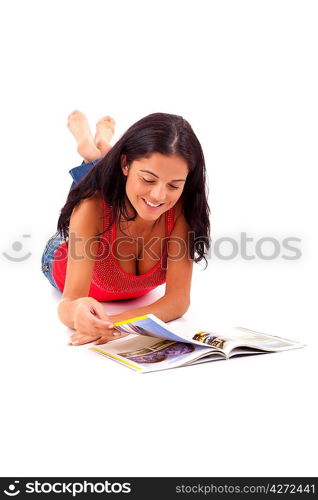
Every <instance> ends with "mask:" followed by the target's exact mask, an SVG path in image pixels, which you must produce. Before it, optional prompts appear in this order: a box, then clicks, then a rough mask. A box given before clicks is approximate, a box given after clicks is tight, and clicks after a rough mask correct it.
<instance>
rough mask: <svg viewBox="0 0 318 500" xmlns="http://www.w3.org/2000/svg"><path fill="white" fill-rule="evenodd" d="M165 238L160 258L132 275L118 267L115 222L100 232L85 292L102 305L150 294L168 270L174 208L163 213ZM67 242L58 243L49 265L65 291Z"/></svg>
mask: <svg viewBox="0 0 318 500" xmlns="http://www.w3.org/2000/svg"><path fill="white" fill-rule="evenodd" d="M103 204H104V214H105V217H104V221H105V225H104V228H103V230H105V228H106V227H107V226H108V224H109V220H110V216H111V214H112V207H111V206H110V205H108V204H107V203H106V202H105V201H104V200H103ZM165 223H166V234H165V236H166V238H165V242H164V248H163V253H162V257H161V259H160V260H159V261H158V262H157V263H156V264H155V265H154V267H152V268H151V269H150V270H149V271H148V272H147V273H145V274H140V275H133V274H130V273H127V272H126V271H124V270H123V269H122V267H121V266H120V265H119V263H118V261H117V259H116V257H115V256H114V255H113V252H112V251H111V249H112V248H113V246H112V245H113V243H114V242H115V240H116V223H115V222H114V223H113V225H112V226H111V228H110V229H109V231H106V232H105V233H103V235H102V237H101V241H100V244H99V250H98V254H97V256H96V260H95V266H94V271H93V277H92V282H91V286H90V289H89V292H88V296H89V297H93V298H94V299H96V300H99V301H101V302H103V301H108V300H121V299H132V298H136V297H140V296H141V295H145V294H146V293H148V292H150V291H151V290H153V289H154V288H156V287H157V286H159V285H162V284H163V283H165V281H166V269H167V237H169V236H170V234H171V231H172V229H173V226H174V208H173V207H172V208H171V209H170V210H167V212H165ZM67 250H68V242H67V241H65V242H63V243H61V244H60V246H59V247H58V248H57V250H56V251H55V253H54V260H53V263H52V273H53V278H54V280H55V282H56V284H57V286H58V287H59V289H60V290H61V291H63V289H64V285H65V276H66V266H67Z"/></svg>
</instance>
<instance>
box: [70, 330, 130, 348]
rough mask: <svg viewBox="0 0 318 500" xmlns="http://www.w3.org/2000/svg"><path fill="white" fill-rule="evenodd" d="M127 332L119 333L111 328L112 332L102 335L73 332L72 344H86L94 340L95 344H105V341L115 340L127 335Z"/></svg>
mask: <svg viewBox="0 0 318 500" xmlns="http://www.w3.org/2000/svg"><path fill="white" fill-rule="evenodd" d="M127 335H129V333H120V332H117V331H116V330H113V332H109V333H108V334H107V335H105V334H104V335H102V336H92V335H86V334H83V333H80V332H75V333H73V335H72V336H71V340H72V343H71V344H72V345H83V344H88V343H90V342H94V344H95V345H100V344H106V343H107V342H111V341H112V340H116V339H119V338H122V337H127Z"/></svg>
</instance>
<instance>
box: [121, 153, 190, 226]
mask: <svg viewBox="0 0 318 500" xmlns="http://www.w3.org/2000/svg"><path fill="white" fill-rule="evenodd" d="M122 171H123V173H124V175H126V176H127V182H126V195H127V197H128V199H129V201H130V203H131V204H132V205H133V207H134V208H135V210H136V211H137V213H138V215H139V216H140V217H141V218H142V219H145V220H148V221H151V220H156V219H158V217H160V215H161V214H162V213H164V212H166V211H167V210H169V209H170V208H171V207H173V206H174V205H175V204H176V203H177V201H178V199H179V198H180V196H181V194H182V191H183V188H184V184H185V181H186V178H187V175H188V166H187V163H186V161H185V160H184V159H183V158H182V157H181V156H177V155H173V156H165V155H162V154H160V153H153V154H152V155H151V156H150V157H149V158H141V159H139V160H135V161H133V162H132V163H131V165H130V166H129V167H127V166H126V164H125V162H123V165H122Z"/></svg>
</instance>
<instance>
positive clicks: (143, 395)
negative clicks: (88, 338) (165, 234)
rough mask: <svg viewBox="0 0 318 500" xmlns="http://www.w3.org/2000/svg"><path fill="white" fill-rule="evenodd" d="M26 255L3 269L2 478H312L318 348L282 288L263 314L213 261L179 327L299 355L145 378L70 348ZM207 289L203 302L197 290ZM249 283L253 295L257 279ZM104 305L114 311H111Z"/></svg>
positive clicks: (198, 275) (198, 278)
mask: <svg viewBox="0 0 318 500" xmlns="http://www.w3.org/2000/svg"><path fill="white" fill-rule="evenodd" d="M33 258H34V260H33V263H32V264H29V265H28V267H27V266H26V267H25V269H24V270H20V271H19V272H18V270H17V269H16V267H18V266H15V268H13V267H12V268H11V269H8V266H7V268H6V269H5V270H3V273H4V274H3V277H4V279H5V282H6V283H7V285H6V286H7V287H8V288H7V300H6V307H5V308H4V310H3V312H2V314H3V315H4V317H5V318H6V329H5V330H3V331H2V349H1V380H2V400H3V401H4V402H5V404H4V405H3V407H2V415H1V419H2V425H1V443H2V444H1V448H2V453H3V456H5V462H4V463H3V464H2V466H1V474H2V475H4V476H6V475H7V476H19V475H25V476H31V475H38V476H40V475H43V476H54V475H56V476H61V475H69V476H83V475H88V476H94V475H95V476H99V475H101V476H103V475H107V476H118V475H123V476H124V475H127V476H128V475H131V476H140V475H149V476H151V475H155V476H169V475H171V476H173V475H174V476H187V475H192V476H235V475H236V476H244V475H248V476H253V475H260V476H262V475H263V476H279V475H282V476H284V475H286V476H293V475H294V476H295V475H304V476H306V475H307V476H309V475H315V474H316V472H317V470H316V463H315V462H314V461H313V458H312V457H313V456H314V450H315V449H316V448H317V444H318V443H317V432H316V425H317V424H316V422H317V407H316V398H317V391H316V381H317V368H316V367H317V360H316V356H317V340H316V339H315V336H314V334H313V331H310V330H309V329H308V324H307V325H306V322H304V324H303V328H299V326H300V325H301V323H302V320H303V318H302V317H299V316H298V314H297V309H296V307H295V306H296V304H295V303H290V304H288V300H287V299H288V298H289V299H292V294H290V295H288V294H289V291H288V288H289V287H288V283H287V284H286V289H285V300H283V301H281V304H280V306H279V307H280V308H281V314H280V315H278V314H277V310H276V299H277V297H278V295H280V293H281V292H282V290H279V291H277V296H276V293H275V291H274V293H273V295H272V297H269V299H268V304H267V306H266V308H265V309H264V307H263V306H261V305H260V303H261V302H262V300H263V299H264V298H265V297H264V296H262V290H260V291H259V292H258V293H259V297H258V300H255V294H254V293H248V291H246V290H248V287H246V286H245V292H244V295H245V297H244V298H243V297H242V295H240V294H239V290H238V289H239V288H240V287H238V286H237V285H236V286H235V283H237V282H239V276H238V271H236V272H235V271H234V269H233V271H232V274H233V276H234V277H233V281H232V282H231V281H229V280H227V279H226V278H227V276H226V268H225V267H224V269H223V270H220V269H218V267H219V265H218V264H214V267H215V269H214V270H212V266H211V263H210V266H211V269H210V270H209V271H202V272H198V271H196V272H195V275H194V278H193V303H192V305H191V308H190V310H189V311H188V313H187V314H186V316H185V318H186V319H188V320H189V321H190V320H191V321H194V322H196V323H197V324H198V327H199V328H201V326H207V325H210V326H211V327H214V326H216V325H218V324H219V325H221V324H232V326H236V325H240V326H246V327H249V328H255V329H259V330H263V331H267V332H268V333H273V334H276V335H282V336H285V337H289V338H294V339H295V340H300V341H302V342H306V343H307V342H308V343H309V345H308V346H307V347H306V348H304V349H299V350H295V351H289V352H283V353H279V354H269V355H265V356H253V357H248V358H242V357H241V358H238V359H232V360H229V361H224V362H215V363H206V364H202V365H196V366H193V367H187V368H180V369H175V370H168V371H165V372H157V373H153V374H144V375H141V374H138V373H136V372H134V371H132V370H130V369H128V368H126V367H123V366H121V365H119V364H117V363H116V362H113V361H111V360H108V359H106V358H104V357H102V356H100V355H98V354H96V353H94V352H92V351H89V350H88V349H87V347H86V346H82V347H71V346H67V342H68V338H69V333H70V331H71V330H68V329H67V328H65V327H64V325H62V324H61V323H60V322H59V320H58V318H57V314H56V307H57V304H58V299H59V294H58V293H57V292H55V290H54V289H53V288H52V287H51V285H50V284H49V282H48V281H47V280H46V278H45V277H44V276H43V275H42V273H41V271H40V270H39V264H38V262H36V260H37V259H39V256H33ZM37 269H38V271H37ZM6 272H7V273H8V275H7V276H6V274H5V273H6ZM9 273H10V277H9ZM204 273H206V274H204ZM259 274H260V273H259ZM222 275H223V278H222ZM6 278H7V279H6ZM9 278H10V279H9ZM263 278H264V280H265V276H263ZM204 280H210V282H209V283H210V292H211V293H210V295H209V293H205V294H201V293H200V288H201V287H203V288H204V289H205V290H207V288H206V287H204ZM246 281H249V285H250V286H251V287H252V284H253V283H252V281H253V280H252V275H251V276H250V278H248V275H246ZM222 282H223V283H224V282H226V284H224V285H223V286H222ZM30 283H32V290H38V292H39V293H31V292H30V290H31V287H30V286H29V284H30ZM245 283H246V282H245ZM265 285H266V283H265V282H264V286H265ZM16 294H18V295H19V297H20V299H19V301H15V300H13V296H14V295H16ZM236 294H238V295H237V301H236V300H234V298H235V295H236ZM154 295H155V294H154V293H153V294H152V297H154ZM11 299H12V300H11ZM148 299H149V300H150V299H151V297H149V298H148ZM143 300H145V299H143ZM115 307H116V306H115ZM117 307H118V306H117ZM240 307H241V308H242V309H241V310H240ZM105 308H106V309H107V310H109V311H111V312H112V311H114V304H112V305H111V307H110V305H107V304H105ZM287 311H289V312H288V314H289V317H287V315H286V316H284V313H285V312H287ZM201 313H202V318H200V317H199V314H201ZM282 317H284V318H285V321H280V320H279V318H282ZM297 321H298V325H297ZM293 322H295V323H294V324H293Z"/></svg>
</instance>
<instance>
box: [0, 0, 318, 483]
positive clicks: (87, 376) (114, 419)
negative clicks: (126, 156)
mask: <svg viewBox="0 0 318 500" xmlns="http://www.w3.org/2000/svg"><path fill="white" fill-rule="evenodd" d="M1 5H2V6H1V12H0V19H1V21H0V37H1V40H0V43H1V47H2V58H1V73H2V76H1V87H2V90H1V96H0V99H1V103H0V104H1V105H0V109H1V118H0V119H1V138H2V148H1V166H2V169H1V170H2V173H1V197H0V199H1V216H2V219H1V220H2V231H1V255H0V257H1V258H0V268H1V278H2V279H1V283H2V286H1V305H2V314H1V362H0V366H1V393H2V396H1V399H2V401H3V405H2V410H1V475H2V476H6V475H10V476H19V475H24V476H31V475H33V476H41V475H42V476H59V475H64V476H84V475H86V476H99V475H101V476H109V477H110V476H125V475H126V476H127V475H130V476H147V475H148V476H225V477H226V476H233V475H234V476H257V475H260V476H279V475H287V476H296V475H303V476H309V475H317V465H316V464H317V461H315V460H314V451H315V455H316V449H317V444H318V443H317V432H316V422H317V410H316V406H315V403H316V399H317V319H316V311H317V307H316V303H317V299H316V288H317V259H316V251H317V203H316V198H317V195H316V191H317V176H316V169H317V141H316V137H317V111H318V110H317V88H318V81H317V80H318V78H317V42H318V35H317V21H318V20H317V4H316V2H313V1H306V2H300V1H290V0H289V1H281V0H275V1H268V0H267V1H211V0H209V1H203V0H199V1H198V2H196V3H194V2H190V1H187V0H182V1H180V0H173V1H169V2H168V1H162V0H161V1H160V2H145V1H134V2H129V1H118V2H109V1H98V0H91V1H90V2H87V1H85V2H84V1H79V0H77V1H73V0H68V1H67V2H55V3H53V2H51V3H49V2H40V1H34V0H29V1H28V2H22V1H17V2H12V3H9V2H3V3H2V4H1ZM74 109H80V110H82V111H84V112H85V113H86V114H87V115H88V118H89V121H90V124H91V126H92V128H94V126H95V122H96V121H97V119H98V118H100V117H101V116H103V115H107V114H109V115H111V116H113V117H114V118H115V120H116V122H117V130H116V134H115V136H114V139H113V143H114V142H115V141H116V140H117V139H118V138H119V137H120V135H121V134H122V133H124V131H125V130H126V129H127V128H128V126H130V125H131V124H132V123H134V122H135V121H137V120H138V119H140V118H141V117H143V116H145V115H147V114H149V113H152V112H157V111H160V112H167V113H174V114H180V115H182V116H183V117H184V118H186V119H187V120H188V121H189V122H190V124H191V125H192V127H193V129H194V131H195V133H196V134H197V136H198V138H199V140H200V142H201V144H202V147H203V150H204V154H205V159H206V165H207V171H208V180H209V188H210V206H211V223H212V236H213V239H214V241H215V240H217V239H218V238H220V237H231V238H234V239H236V240H237V241H239V237H240V233H242V232H246V233H247V235H248V236H249V237H251V238H253V242H252V243H249V247H248V248H249V250H248V251H249V253H250V254H253V253H254V254H255V242H256V241H257V240H259V239H260V238H263V237H275V238H276V239H277V240H278V241H279V242H282V241H283V239H284V238H286V237H297V238H301V243H300V244H298V246H299V247H300V248H301V252H302V256H301V258H300V259H298V260H284V259H283V258H282V254H283V253H285V254H286V253H287V252H284V250H283V249H282V252H281V254H280V256H279V257H278V258H276V259H275V260H262V259H259V258H256V259H254V260H253V261H246V260H244V259H242V258H241V257H240V256H239V255H238V256H237V257H236V258H234V259H232V260H222V259H219V258H215V257H214V256H213V255H212V257H211V259H210V260H209V266H208V269H207V270H205V271H204V270H201V269H202V266H199V265H196V266H195V272H194V276H193V285H192V302H191V307H190V309H189V311H188V312H187V314H186V316H185V319H189V321H190V320H191V321H193V322H194V323H195V324H196V325H197V326H198V329H201V327H210V328H215V327H216V326H217V325H223V324H227V325H232V326H236V325H240V326H245V327H247V328H252V329H256V330H260V331H264V332H268V333H272V334H274V335H281V336H285V337H287V338H292V339H295V340H298V341H301V342H304V343H306V344H307V347H306V348H305V349H300V350H295V351H290V352H284V353H281V354H276V355H274V354H273V355H271V354H270V355H267V356H260V357H257V356H254V357H249V358H239V359H236V360H235V359H233V360H230V361H225V362H222V363H207V364H205V365H197V366H193V367H189V368H180V369H178V370H170V371H167V372H157V373H154V374H146V375H140V374H137V373H135V372H133V371H130V370H128V369H127V368H125V367H123V366H120V365H118V364H116V363H114V362H112V361H110V360H108V359H106V358H103V357H102V356H99V355H97V354H96V353H93V352H92V351H89V350H88V349H87V347H77V348H76V347H69V346H67V342H68V339H69V334H70V332H71V331H70V330H68V329H67V328H65V327H64V325H63V324H62V323H60V321H59V320H58V317H57V313H56V309H57V304H58V301H59V294H58V292H57V291H55V290H54V289H53V287H52V286H51V285H50V284H49V282H48V281H47V280H46V279H45V277H44V275H43V274H42V273H41V269H40V268H41V255H42V251H43V249H44V246H45V243H46V241H47V239H48V238H49V237H50V236H51V235H52V234H53V233H54V232H55V230H56V223H57V219H58V215H59V211H60V209H61V208H62V206H63V204H64V202H65V200H66V195H67V193H68V190H69V187H70V185H71V182H72V179H71V177H70V175H69V173H68V170H69V169H70V168H72V167H74V166H76V165H78V164H79V163H80V157H79V155H78V154H77V152H76V147H75V146H76V145H75V141H74V139H73V137H72V136H71V134H70V133H69V131H68V129H67V127H66V121H67V115H68V114H69V113H70V112H71V111H72V110H74ZM24 234H30V235H31V236H30V237H29V238H27V237H23V235H24ZM16 241H19V242H21V243H22V244H23V248H22V249H21V250H20V253H19V251H17V250H14V249H13V248H12V244H13V243H14V242H16ZM223 251H224V253H225V247H224V249H223ZM3 252H6V253H7V254H9V255H12V256H15V257H17V256H19V255H22V256H23V255H24V253H25V254H27V253H28V252H31V256H30V257H29V258H28V259H26V260H24V261H22V262H12V261H10V260H8V259H7V258H6V257H5V256H4V255H3ZM264 252H265V247H264ZM270 252H271V247H270V246H269V248H268V253H270ZM159 292H160V293H163V290H162V289H161V291H160V290H159ZM159 292H158V293H159ZM156 296H157V295H156V293H154V294H152V295H150V296H149V297H148V298H146V299H143V300H144V302H142V303H146V302H147V301H148V302H150V301H152V300H154V298H155V297H156ZM128 306H129V303H128V305H126V307H128ZM129 307H136V305H135V304H132V305H130V306H129ZM105 308H106V310H109V311H111V309H110V307H109V306H108V305H107V304H105Z"/></svg>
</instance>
